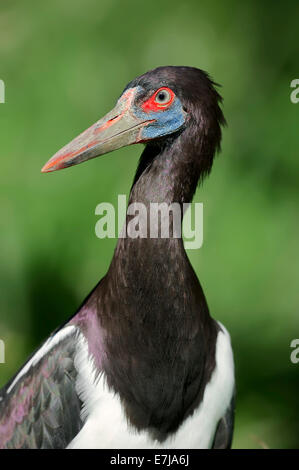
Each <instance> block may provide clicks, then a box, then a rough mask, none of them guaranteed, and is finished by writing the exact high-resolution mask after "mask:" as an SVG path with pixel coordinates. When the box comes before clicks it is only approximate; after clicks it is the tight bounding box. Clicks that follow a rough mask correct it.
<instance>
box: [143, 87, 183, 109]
mask: <svg viewBox="0 0 299 470" xmlns="http://www.w3.org/2000/svg"><path fill="white" fill-rule="evenodd" d="M162 90H166V91H168V93H169V94H170V100H169V101H167V103H163V104H162V103H157V102H156V96H157V95H158V94H159V93H160V91H162ZM174 98H175V94H174V93H173V91H172V90H171V89H170V88H167V87H162V88H159V90H157V91H156V92H155V93H154V94H153V95H152V96H151V97H150V98H149V99H148V100H146V101H145V102H144V103H143V104H142V106H141V107H142V109H143V111H144V112H146V113H150V112H153V111H154V112H155V111H163V109H167V108H169V106H170V105H171V104H172V102H173V100H174Z"/></svg>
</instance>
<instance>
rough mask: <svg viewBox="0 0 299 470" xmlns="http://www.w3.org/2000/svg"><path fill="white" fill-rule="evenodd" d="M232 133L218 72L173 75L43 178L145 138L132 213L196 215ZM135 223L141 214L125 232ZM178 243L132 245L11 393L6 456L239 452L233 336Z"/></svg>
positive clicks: (146, 77)
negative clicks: (162, 208) (195, 202)
mask: <svg viewBox="0 0 299 470" xmlns="http://www.w3.org/2000/svg"><path fill="white" fill-rule="evenodd" d="M224 125H225V119H224V115H223V111H222V98H221V96H220V94H219V92H218V85H217V84H216V83H215V82H214V81H213V80H212V78H211V77H210V76H209V74H208V73H206V72H205V71H203V70H201V69H198V68H195V67H189V66H161V67H158V68H155V69H153V70H150V71H148V72H146V73H144V74H143V75H141V76H139V77H137V78H135V79H134V80H132V81H131V82H130V83H129V84H128V85H127V86H126V87H125V89H124V91H123V92H122V94H121V95H120V98H119V99H118V100H117V102H116V105H115V107H114V108H113V109H112V111H110V112H108V114H106V115H105V116H104V117H103V118H102V119H100V120H99V121H97V122H96V123H95V124H93V125H92V126H91V127H89V128H88V129H87V130H85V131H84V132H82V133H81V134H80V135H79V136H78V137H76V138H74V139H73V140H72V141H71V142H70V143H69V144H67V145H66V146H65V147H63V148H62V149H61V150H60V151H58V152H57V153H56V154H55V155H54V156H53V157H52V158H50V160H49V161H48V162H47V163H46V165H45V166H44V167H43V168H42V172H43V173H48V172H52V171H56V170H60V169H63V168H68V167H70V166H72V165H76V164H78V163H81V162H84V161H87V160H89V159H91V158H95V157H98V156H100V155H103V154H106V153H108V152H111V151H113V150H116V149H119V148H121V147H124V146H128V145H133V144H137V143H140V144H143V146H144V148H143V151H142V154H141V157H140V160H139V163H138V166H137V170H136V173H135V177H134V178H133V183H132V187H131V191H130V196H129V204H133V205H134V204H136V203H138V204H140V203H141V204H143V205H144V206H145V208H147V209H149V207H150V205H151V204H153V203H156V204H162V203H163V204H165V203H166V204H167V205H168V207H169V206H170V205H171V204H173V203H177V204H178V205H179V207H182V205H183V204H185V203H190V202H191V201H192V199H193V196H194V193H195V191H196V189H197V187H198V185H200V184H201V183H202V181H203V179H204V178H205V177H206V176H207V175H208V174H209V173H210V171H211V168H212V164H213V161H214V157H215V155H216V154H217V153H218V152H219V150H220V144H221V136H222V127H223V126H224ZM146 217H148V216H146ZM182 217H183V215H181V218H180V222H182ZM159 220H160V222H158V228H159V227H160V228H161V224H162V222H161V219H159ZM163 220H164V219H163ZM130 222H132V213H129V211H127V214H126V219H125V222H124V230H125V229H126V228H127V227H128V225H129V223H130ZM140 222H142V217H140ZM143 222H144V219H143ZM170 224H171V218H169V227H170ZM172 235H174V234H173V232H171V227H170V235H169V236H168V237H162V236H161V233H160V232H159V233H158V236H156V237H150V236H149V228H146V229H145V233H144V234H143V236H137V237H130V236H121V237H119V238H118V241H117V244H116V248H115V251H114V254H113V257H112V260H111V264H110V266H109V268H108V271H107V273H106V275H105V276H104V277H103V278H102V279H101V280H100V282H99V283H98V284H97V285H96V287H95V288H94V289H93V290H92V291H91V293H90V294H89V295H88V296H87V298H86V299H85V300H84V302H83V303H82V304H81V306H80V307H79V308H78V310H77V311H76V313H75V314H74V315H72V317H71V318H69V319H68V320H67V321H66V322H65V323H64V324H63V325H62V326H60V327H59V328H57V329H56V330H55V331H54V332H53V333H52V334H51V335H50V336H49V338H48V339H47V340H46V341H45V342H44V343H43V344H42V345H41V346H40V348H39V349H37V350H36V351H35V352H34V353H33V354H32V356H31V357H30V358H29V359H28V361H27V362H26V363H25V365H24V366H23V367H22V368H21V369H20V370H19V371H18V372H17V373H16V375H15V376H14V377H13V378H12V379H11V380H10V381H9V382H8V384H7V385H6V386H4V387H3V388H2V389H1V391H0V448H69V449H74V448H75V449H76V448H105V449H183V448H185V449H201V448H230V447H231V444H232V437H233V428H234V414H235V373H234V358H233V351H232V346H231V340H230V335H229V333H228V331H227V329H226V328H225V327H224V325H223V324H222V323H220V322H218V321H216V320H214V319H213V317H212V316H211V315H210V312H209V308H208V304H207V301H206V298H205V295H204V292H203V289H202V287H201V284H200V282H199V280H198V277H197V275H196V273H195V271H194V269H193V268H192V266H191V263H190V261H189V259H188V256H187V254H186V251H185V248H184V243H183V240H182V237H175V236H172ZM53 295H55V293H54V294H53ZM41 308H42V306H41Z"/></svg>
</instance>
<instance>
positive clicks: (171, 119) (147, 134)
mask: <svg viewBox="0 0 299 470" xmlns="http://www.w3.org/2000/svg"><path fill="white" fill-rule="evenodd" d="M138 88H139V89H141V87H138ZM138 91H139V90H138ZM133 110H134V114H135V116H137V117H138V118H139V119H142V120H143V119H144V121H148V120H154V122H151V123H149V124H148V125H147V126H145V127H144V128H143V129H142V133H141V138H142V140H150V139H156V138H158V137H163V136H164V135H169V134H173V133H174V132H175V131H177V130H179V129H180V128H181V127H182V126H183V125H184V123H185V121H186V112H185V111H184V110H183V107H182V104H181V102H180V100H179V98H178V97H177V96H175V98H174V100H173V102H172V104H171V105H170V107H169V108H167V109H165V110H163V109H161V110H158V111H151V112H148V113H146V112H144V111H143V110H142V109H141V108H139V106H137V105H134V106H133Z"/></svg>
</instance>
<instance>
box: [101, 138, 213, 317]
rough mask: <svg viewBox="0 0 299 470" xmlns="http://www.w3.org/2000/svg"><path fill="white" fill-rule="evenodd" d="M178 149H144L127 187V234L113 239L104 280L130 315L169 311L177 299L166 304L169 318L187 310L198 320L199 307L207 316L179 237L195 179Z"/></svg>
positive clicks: (191, 165)
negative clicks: (185, 205) (110, 284)
mask: <svg viewBox="0 0 299 470" xmlns="http://www.w3.org/2000/svg"><path fill="white" fill-rule="evenodd" d="M181 148H182V145H181V143H180V142H176V143H175V144H173V145H166V146H165V147H164V148H163V149H160V150H159V149H157V148H155V147H146V149H145V151H144V152H143V154H142V157H141V160H140V163H139V167H138V169H137V173H136V176H135V180H134V183H133V186H132V189H131V193H130V198H129V207H128V212H127V217H126V223H125V228H126V230H125V232H123V235H124V236H123V237H122V238H120V239H119V240H118V244H117V247H116V250H115V254H114V257H113V260H112V263H111V265H110V269H109V271H108V275H107V277H108V279H109V280H110V282H111V283H112V284H113V293H114V295H117V297H118V298H119V299H121V302H122V303H123V302H126V305H127V306H128V311H131V312H132V313H133V315H141V314H142V315H146V312H148V311H149V309H150V310H155V309H156V310H157V312H155V313H156V314H157V315H160V314H161V312H163V311H164V312H165V311H169V310H170V303H171V304H172V301H173V299H174V298H177V306H176V308H172V307H173V305H172V306H171V310H172V313H174V315H176V314H177V315H178V316H181V315H185V314H186V309H187V310H188V309H189V313H190V312H191V311H193V313H194V315H195V316H196V317H197V318H198V314H199V313H200V312H198V308H199V306H201V307H202V312H201V313H202V315H203V316H204V317H207V316H208V315H209V313H208V307H207V304H206V301H205V298H204V294H203V292H202V289H201V287H200V284H199V282H198V279H197V277H196V275H195V273H194V270H193V268H192V266H191V264H190V262H189V259H188V257H187V255H186V252H185V249H184V244H183V241H182V237H181V236H180V233H178V231H179V232H180V228H181V222H182V218H183V210H182V209H183V207H182V206H183V204H184V203H189V202H191V200H192V197H193V194H194V192H195V189H196V185H197V183H198V179H199V176H200V174H199V173H200V171H199V168H197V167H196V165H195V163H194V162H196V158H194V155H190V154H189V155H188V156H186V155H183V154H182V152H181ZM161 204H164V205H165V204H166V206H167V207H170V206H171V205H172V204H176V209H178V210H175V211H174V212H172V211H169V212H168V211H167V210H166V212H165V213H164V215H165V217H164V216H162V213H163V210H162V212H160V211H156V209H157V206H158V205H161ZM130 207H131V209H132V211H130ZM153 207H154V210H152V209H153ZM167 207H166V209H167ZM164 209H165V206H164ZM136 211H137V216H136ZM157 213H158V216H157ZM174 219H175V220H174ZM178 225H179V227H178ZM132 229H133V231H132ZM165 235H166V236H165ZM178 281H179V282H178ZM187 292H188V297H187V301H186V293H187ZM155 299H159V306H157V308H155V307H153V303H154V302H155ZM158 311H159V312H158ZM141 312H142V313H141ZM166 317H167V315H166Z"/></svg>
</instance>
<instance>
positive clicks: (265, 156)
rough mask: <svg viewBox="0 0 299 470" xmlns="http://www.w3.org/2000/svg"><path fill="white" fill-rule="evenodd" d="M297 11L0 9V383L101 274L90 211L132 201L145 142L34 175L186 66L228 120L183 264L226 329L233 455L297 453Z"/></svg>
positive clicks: (257, 7)
mask: <svg viewBox="0 0 299 470" xmlns="http://www.w3.org/2000/svg"><path fill="white" fill-rule="evenodd" d="M298 15H299V4H298V2H297V1H296V0H294V1H289V0H285V1H284V2H270V1H269V2H267V1H260V0H254V1H253V0H252V1H250V2H239V1H237V0H227V1H226V2H221V1H220V0H219V1H215V0H203V1H201V2H198V1H197V0H194V1H188V2H184V3H183V2H180V1H178V0H171V1H170V0H164V1H160V2H155V1H152V2H150V3H145V2H140V1H137V0H127V1H126V2H121V1H120V0H101V1H100V2H99V1H97V0H84V1H83V0H81V1H78V0H72V1H71V0H52V1H51V2H50V1H47V2H39V1H37V0H36V1H34V0H27V1H26V2H21V1H20V0H19V1H13V0H11V1H10V2H4V1H2V2H1V3H0V78H1V79H3V80H4V81H5V84H6V104H2V105H0V126H1V172H0V184H1V202H0V213H1V232H0V234H1V252H0V289H1V292H0V338H2V339H3V340H4V341H5V343H6V364H0V385H3V384H4V383H5V381H6V380H8V378H9V377H10V376H11V375H12V374H13V373H14V372H15V371H16V370H17V368H18V367H19V366H21V364H22V363H23V362H24V360H25V359H26V356H27V355H28V354H29V353H30V352H31V351H32V349H33V348H34V347H36V346H37V345H38V344H39V343H40V341H41V340H42V339H44V338H45V337H46V336H47V335H48V334H49V333H50V332H51V330H53V329H55V328H56V326H57V325H59V324H61V323H62V322H64V321H65V320H66V319H67V318H68V317H69V316H70V315H71V314H72V313H73V312H74V311H75V310H76V308H77V307H78V305H79V304H80V302H81V301H82V299H83V298H84V297H85V295H86V294H87V293H88V292H89V291H90V290H91V288H92V287H93V286H94V285H95V284H96V282H97V281H98V280H99V279H100V278H101V277H102V276H103V275H104V274H105V272H106V270H107V267H108V265H109V262H110V260H111V257H112V253H113V249H114V246H115V240H99V239H97V238H96V236H95V233H94V226H95V222H96V216H95V215H94V209H95V207H96V205H97V204H98V203H99V202H101V201H107V202H112V203H115V202H116V201H117V194H128V191H129V189H130V184H131V180H132V177H133V174H134V170H135V167H136V164H137V160H138V156H139V154H140V152H141V146H135V147H130V148H126V149H122V150H119V151H117V152H115V153H114V154H113V155H108V156H104V157H102V158H99V159H95V160H92V161H90V162H88V163H87V164H84V165H80V166H77V167H74V168H71V169H69V170H67V171H62V172H57V173H53V174H48V175H47V174H46V175H45V174H41V173H40V168H41V167H42V166H43V164H44V163H45V162H46V161H47V160H48V158H49V157H50V156H51V155H52V154H53V153H54V152H55V151H56V150H58V149H59V148H60V147H61V146H62V145H64V144H65V143H67V142H68V141H69V140H70V139H71V138H72V137H74V136H75V135H77V134H78V133H79V132H80V131H81V130H83V129H85V128H86V127H88V125H90V124H92V123H93V122H94V121H96V120H97V119H98V118H99V117H101V116H102V115H103V114H104V113H105V112H107V111H108V110H109V109H110V108H111V107H112V105H113V104H114V102H115V100H116V98H117V97H118V96H119V95H120V93H121V91H122V89H123V88H124V86H125V85H126V83H127V82H129V81H130V80H131V79H132V78H134V77H135V76H137V75H139V74H141V73H143V72H145V71H146V70H149V69H151V68H154V67H156V66H158V65H192V66H196V67H199V68H202V69H204V70H207V71H208V72H209V73H210V74H211V75H212V76H213V77H214V79H215V80H216V81H217V82H219V83H221V85H222V89H221V93H222V95H223V97H224V111H225V116H226V118H227V121H228V128H226V129H225V131H224V138H223V146H222V153H221V155H220V156H219V157H217V159H216V161H215V164H214V169H213V172H212V175H211V177H210V178H209V179H208V180H207V181H206V182H205V183H204V185H203V186H202V187H201V188H199V190H198V192H197V194H196V200H197V201H202V202H203V203H204V223H205V235H204V245H203V247H202V248H201V249H200V250H199V251H191V252H189V256H190V259H191V261H192V263H193V265H194V267H195V269H196V272H197V273H198V276H199V278H200V280H201V283H202V285H203V288H204V290H205V293H206V296H207V299H208V302H209V305H210V309H211V313H212V315H213V316H214V318H216V319H219V320H220V321H222V322H223V323H224V324H225V325H226V326H227V328H228V329H229V331H230V333H231V336H232V341H233V347H234V353H235V361H236V377H237V388H238V401H237V412H236V428H235V437H234V447H236V448H238V447H246V448H255V447H257V448H258V447H265V446H267V447H270V448H275V447H280V448H285V447H299V419H298V417H299V413H298V412H299V405H298V386H299V365H297V366H296V365H294V364H292V363H291V362H290V352H291V350H290V342H291V340H292V339H293V338H296V337H298V336H299V322H298V303H299V289H298V274H299V272H298V271H299V250H298V237H299V223H298V202H299V197H298V196H299V195H298V185H299V155H298V113H299V104H298V105H295V104H292V103H291V102H290V91H291V90H290V82H291V80H292V79H294V78H298V39H297V31H298Z"/></svg>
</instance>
